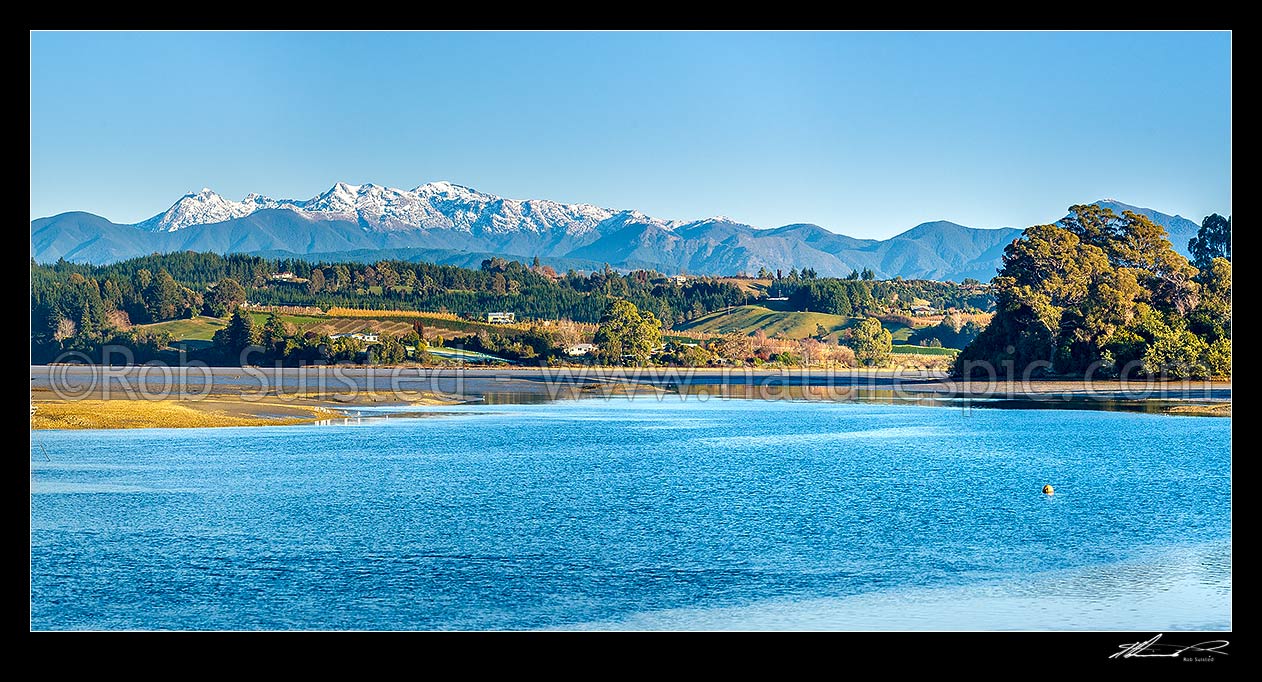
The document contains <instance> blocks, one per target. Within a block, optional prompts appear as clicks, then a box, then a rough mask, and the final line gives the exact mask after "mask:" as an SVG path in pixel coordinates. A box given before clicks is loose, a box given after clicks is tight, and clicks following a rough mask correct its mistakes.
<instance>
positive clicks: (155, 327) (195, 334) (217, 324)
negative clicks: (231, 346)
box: [135, 316, 227, 341]
mask: <svg viewBox="0 0 1262 682" xmlns="http://www.w3.org/2000/svg"><path fill="white" fill-rule="evenodd" d="M226 324H227V323H226V322H225V321H223V320H221V319H219V318H217V317H205V316H199V317H194V318H190V319H187V320H168V321H166V322H156V323H154V324H141V325H136V327H135V328H136V329H143V330H145V331H151V332H157V331H165V332H168V333H170V334H171V339H172V340H174V341H186V340H193V341H209V340H210V338H211V337H212V336H214V335H215V332H217V331H219V330H220V329H222V328H223V327H224V326H225V325H226Z"/></svg>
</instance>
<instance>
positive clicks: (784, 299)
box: [767, 296, 789, 301]
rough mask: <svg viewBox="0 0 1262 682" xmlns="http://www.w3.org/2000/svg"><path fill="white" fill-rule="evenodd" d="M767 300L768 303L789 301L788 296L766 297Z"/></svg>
mask: <svg viewBox="0 0 1262 682" xmlns="http://www.w3.org/2000/svg"><path fill="white" fill-rule="evenodd" d="M767 300H768V301H787V300H789V297H788V296H768V297H767Z"/></svg>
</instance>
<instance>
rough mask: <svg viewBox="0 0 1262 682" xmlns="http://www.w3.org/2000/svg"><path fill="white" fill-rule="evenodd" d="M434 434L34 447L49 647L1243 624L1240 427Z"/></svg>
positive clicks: (205, 437) (911, 419) (612, 415)
mask: <svg viewBox="0 0 1262 682" xmlns="http://www.w3.org/2000/svg"><path fill="white" fill-rule="evenodd" d="M433 411H434V412H440V413H442V416H440V417H433V416H431V417H426V418H404V419H399V418H393V419H390V420H389V421H384V422H383V421H376V422H367V421H366V422H365V423H364V424H362V425H359V426H355V425H351V426H331V427H315V426H299V427H256V428H231V429H178V430H131V431H77V432H76V431H61V432H35V433H34V434H33V438H34V440H35V441H36V443H37V444H42V446H43V447H42V448H41V447H40V446H39V445H35V446H34V447H33V450H32V453H33V454H32V457H31V469H32V472H31V491H32V494H31V626H32V628H34V629H459V630H466V629H468V630H473V629H535V628H543V629H547V628H559V629H589V628H595V629H606V628H615V629H618V628H629V629H828V628H840V629H895V630H906V629H912V630H915V629H932V630H941V629H987V630H989V629H1018V630H1039V629H1149V630H1170V629H1192V628H1200V629H1226V628H1229V627H1230V624H1231V575H1230V569H1231V544H1230V539H1231V517H1230V474H1231V467H1230V428H1231V427H1230V420H1229V419H1221V418H1197V417H1178V418H1175V417H1165V416H1156V415H1145V414H1132V413H1119V412H1089V411H1064V410H963V409H958V408H944V407H922V406H907V405H884V404H878V405H874V404H862V403H818V402H788V401H771V402H761V401H746V400H717V399H712V400H709V401H698V400H696V399H695V398H694V399H690V400H688V401H687V402H685V403H680V402H679V400H678V399H677V398H675V399H668V400H665V401H658V400H655V399H651V398H639V399H636V400H627V399H625V398H620V399H614V400H611V401H605V400H580V401H564V402H558V403H552V404H545V405H476V406H462V407H451V408H438V409H435V410H433ZM45 450H46V452H47V460H50V461H47V460H46V459H45V454H44V453H45ZM1044 483H1051V484H1052V485H1054V486H1055V487H1056V494H1055V495H1054V496H1052V497H1046V496H1044V495H1042V494H1041V493H1040V492H1039V491H1040V489H1041V488H1042V486H1043V484H1044Z"/></svg>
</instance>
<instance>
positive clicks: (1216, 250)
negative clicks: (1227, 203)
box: [1188, 213, 1231, 271]
mask: <svg viewBox="0 0 1262 682" xmlns="http://www.w3.org/2000/svg"><path fill="white" fill-rule="evenodd" d="M1188 251H1191V252H1192V265H1195V266H1196V268H1197V269H1198V270H1202V271H1204V270H1208V269H1209V268H1210V265H1211V264H1212V263H1213V261H1214V259H1215V258H1226V259H1227V262H1228V263H1230V262H1231V217H1230V216H1228V217H1226V218H1224V217H1222V216H1220V215H1218V214H1217V213H1214V214H1212V215H1208V216H1205V220H1203V221H1201V229H1199V230H1197V232H1196V236H1195V237H1192V239H1191V241H1189V242H1188Z"/></svg>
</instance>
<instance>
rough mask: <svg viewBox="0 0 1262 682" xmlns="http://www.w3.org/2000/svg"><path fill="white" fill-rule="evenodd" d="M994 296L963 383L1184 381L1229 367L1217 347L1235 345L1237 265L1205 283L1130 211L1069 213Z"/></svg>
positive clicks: (1022, 252) (1035, 236)
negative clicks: (1121, 378) (1038, 377)
mask: <svg viewBox="0 0 1262 682" xmlns="http://www.w3.org/2000/svg"><path fill="white" fill-rule="evenodd" d="M992 288H993V290H994V292H995V299H996V304H997V310H996V314H995V317H994V319H993V320H992V321H991V323H990V326H988V327H987V328H986V329H985V330H984V331H982V332H981V333H980V334H978V335H977V337H976V338H975V339H974V340H973V342H972V343H970V344H969V345H968V347H967V348H965V349H964V352H962V353H961V354H960V355H959V357H958V360H957V363H956V368H955V369H956V372H957V373H958V374H980V373H986V374H992V375H995V376H998V375H1002V374H1004V373H1009V374H1010V375H1011V376H1009V377H1006V378H1017V375H1020V376H1025V375H1027V373H1030V374H1032V373H1033V372H1034V371H1039V372H1047V371H1048V370H1051V371H1052V372H1055V373H1059V374H1079V373H1086V372H1093V373H1095V372H1099V374H1095V376H1102V377H1103V376H1116V375H1119V374H1123V375H1129V374H1131V373H1132V371H1133V370H1138V371H1140V372H1142V373H1147V374H1149V375H1164V376H1169V377H1176V378H1178V377H1194V376H1205V375H1207V374H1208V373H1213V372H1218V371H1219V369H1206V368H1207V367H1209V366H1210V365H1211V364H1213V365H1214V367H1216V368H1221V366H1222V362H1223V360H1224V359H1226V361H1227V362H1228V363H1229V362H1230V354H1229V351H1228V353H1226V354H1224V353H1223V352H1222V351H1223V348H1224V346H1223V345H1222V344H1219V345H1218V346H1216V347H1214V346H1212V344H1213V343H1215V342H1216V341H1217V340H1219V339H1225V338H1229V335H1230V317H1231V314H1230V293H1229V292H1230V264H1229V263H1228V262H1227V261H1226V259H1217V260H1212V261H1210V262H1209V263H1208V264H1207V268H1206V269H1205V270H1203V271H1201V272H1200V273H1199V274H1198V273H1197V271H1196V269H1194V268H1193V267H1192V266H1191V265H1190V264H1189V263H1188V261H1187V259H1185V258H1183V257H1182V256H1181V255H1179V254H1178V253H1176V252H1175V251H1174V249H1173V248H1172V247H1171V245H1170V242H1169V240H1167V239H1166V234H1165V230H1164V229H1163V228H1161V226H1159V225H1157V224H1155V223H1153V222H1152V221H1151V220H1150V219H1148V218H1147V217H1146V216H1142V215H1139V214H1136V213H1134V212H1132V211H1125V212H1123V213H1122V215H1121V216H1118V215H1115V214H1114V213H1113V212H1112V211H1110V210H1109V209H1107V208H1103V207H1100V206H1096V205H1078V206H1071V207H1070V215H1069V216H1068V217H1067V218H1065V219H1064V220H1063V221H1062V222H1061V223H1059V224H1057V225H1036V226H1034V227H1031V228H1029V229H1027V230H1025V232H1023V233H1022V236H1021V238H1020V239H1018V240H1016V241H1014V242H1012V243H1011V244H1009V245H1008V246H1007V247H1006V248H1005V249H1004V258H1003V268H1002V269H1001V270H1000V272H999V274H998V276H996V277H995V278H994V280H993V281H992ZM1224 291H1225V292H1227V293H1226V295H1224ZM966 326H967V325H966ZM969 331H970V333H971V332H972V331H973V329H970V330H969ZM963 334H964V330H963V329H961V335H963ZM1211 356H1212V358H1213V362H1212V363H1211V362H1210V357H1211ZM1227 371H1230V370H1229V367H1228V370H1227Z"/></svg>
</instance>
